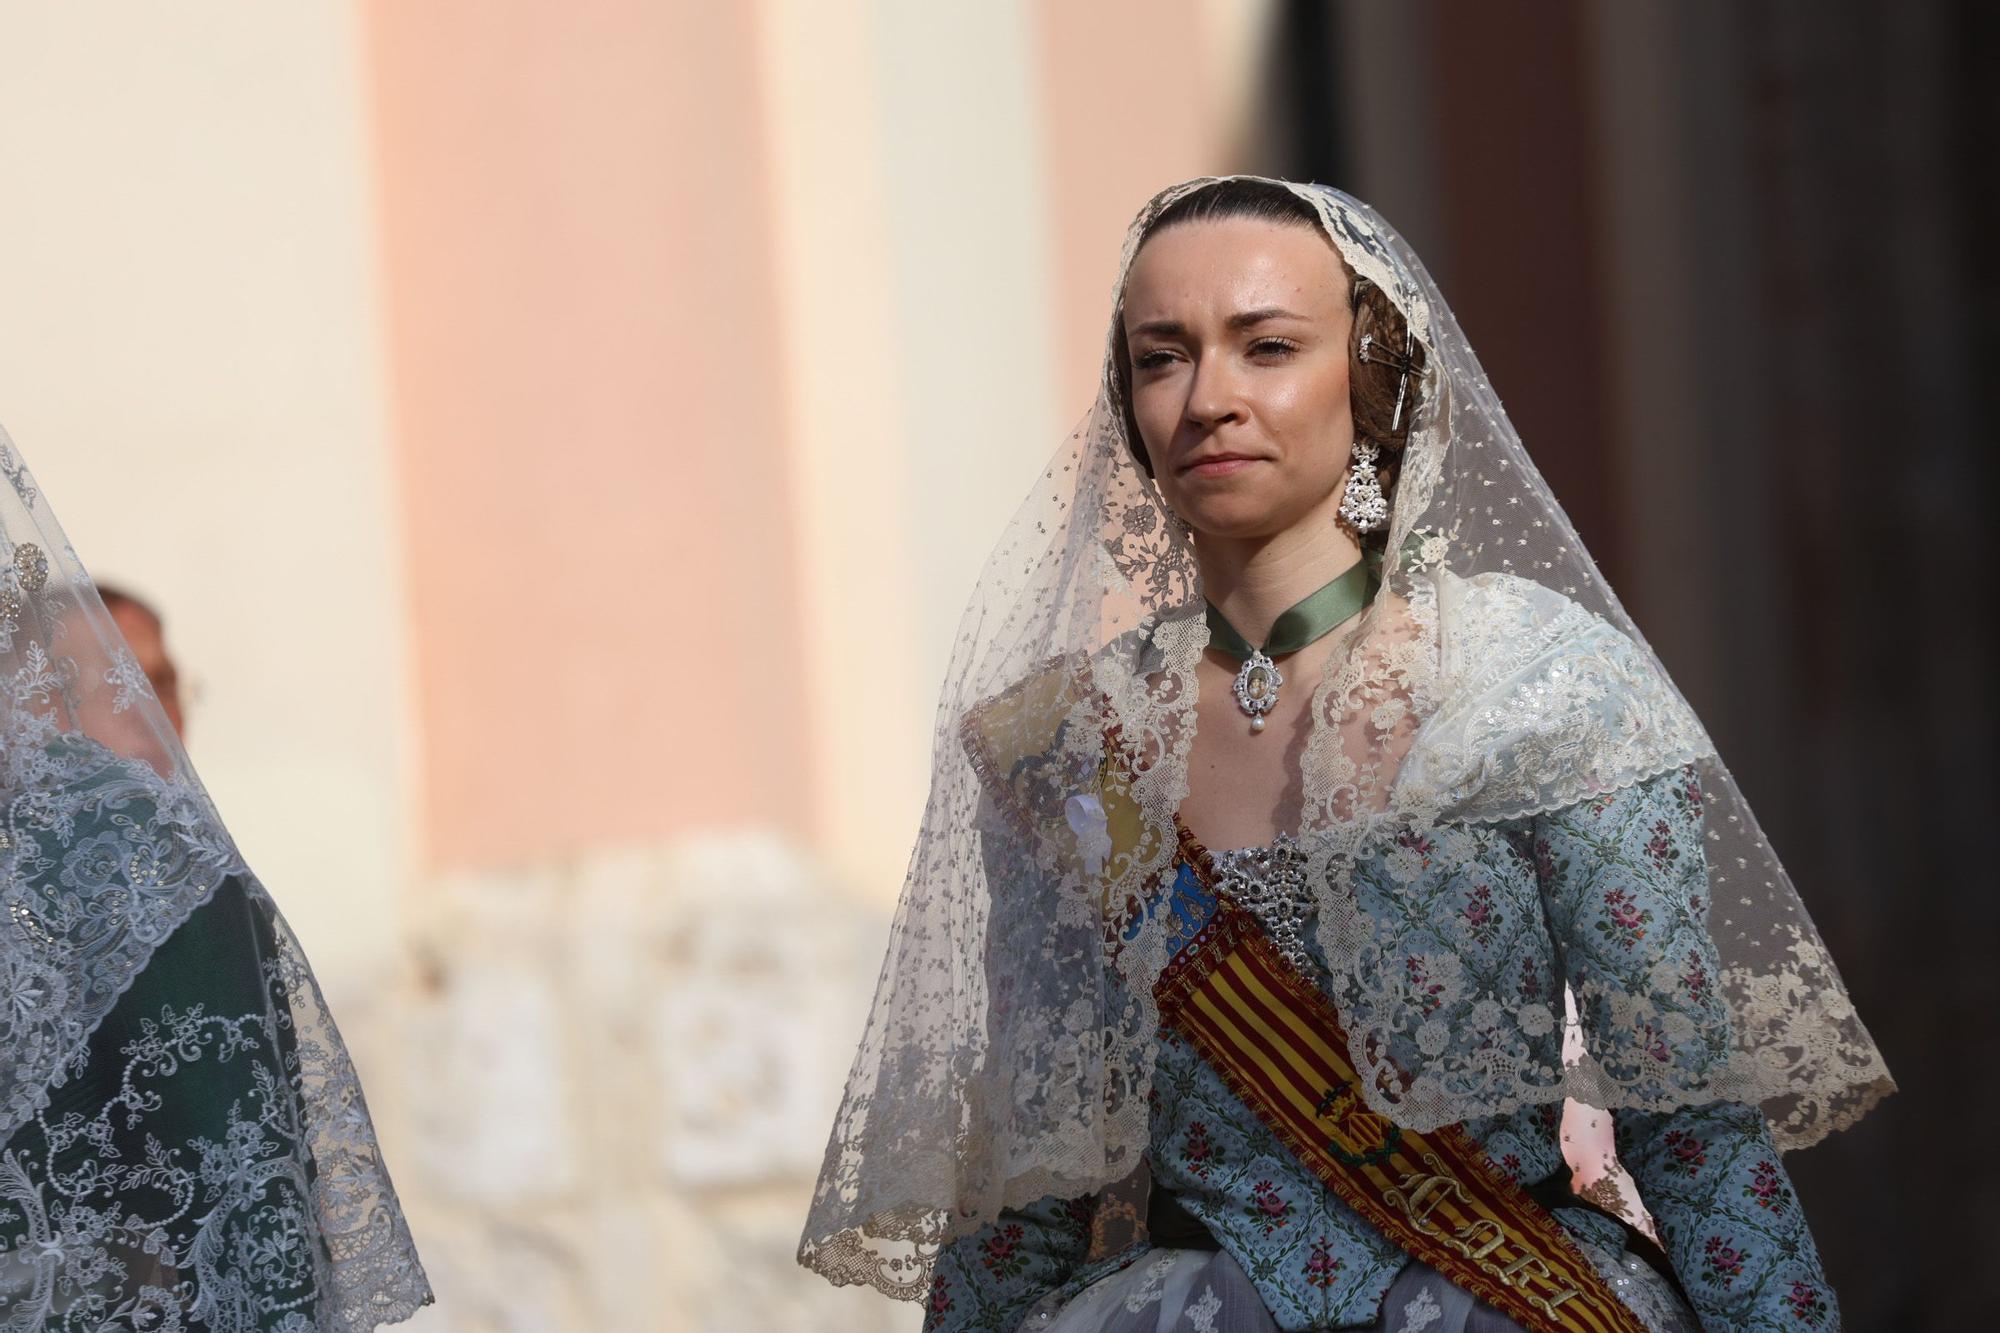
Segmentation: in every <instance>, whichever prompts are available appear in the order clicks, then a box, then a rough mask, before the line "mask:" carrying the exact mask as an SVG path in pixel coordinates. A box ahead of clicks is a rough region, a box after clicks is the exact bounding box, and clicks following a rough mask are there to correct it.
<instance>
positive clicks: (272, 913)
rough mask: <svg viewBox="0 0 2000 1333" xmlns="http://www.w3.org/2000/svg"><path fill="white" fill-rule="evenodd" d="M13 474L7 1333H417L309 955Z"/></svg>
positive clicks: (3, 561) (0, 828)
mask: <svg viewBox="0 0 2000 1333" xmlns="http://www.w3.org/2000/svg"><path fill="white" fill-rule="evenodd" d="M0 477H4V481H0V866H4V871H5V874H4V880H0V1330H5V1331H6V1333H28V1330H38V1331H39V1330H63V1331H65V1333H67V1331H70V1330H74V1331H75V1333H83V1330H90V1333H108V1331H110V1330H117V1331H118V1333H252V1330H257V1331H258V1333H265V1331H269V1333H360V1331H361V1330H365V1329H370V1328H374V1327H375V1326H376V1325H378V1324H381V1323H387V1322H391V1321H395V1320H400V1319H404V1318H407V1317H408V1316H409V1315H410V1314H411V1313H413V1312H414V1311H415V1310H416V1309H417V1308H418V1307H419V1306H420V1305H423V1304H426V1303H428V1302H429V1300H430V1287H429V1285H428V1283H427V1282H426V1281H425V1278H424V1272H423V1268H422V1266H421V1265H420V1264H419V1263H418V1261H417V1255H416V1251H415V1249H414V1247H413V1246H412V1244H411V1241H410V1235H409V1230H408V1228H407V1227H406V1226H405V1225H404V1221H403V1215H402V1211H401V1209H400V1208H399V1207H398V1205H397V1202H396V1195H395V1191H394V1190H393V1188H392V1187H391V1186H390V1183H389V1177H388V1173H387V1172H386V1171H385V1169H384V1168H383V1165H382V1158H381V1152H380V1150H379V1149H378V1147H377V1146H376V1142H375V1132H374V1128H373V1126H372V1125H371V1123H370V1121H369V1118H368V1109H367V1106H366V1105H365V1104H364V1102H363V1100H362V1095H361V1085H360V1083H359V1082H358V1081H357V1080H356V1078H355V1074H354V1069H353V1067H352V1065H351V1064H350V1063H349V1061H348V1057H347V1050H346V1048H345V1046H343V1045H342V1043H341V1040H340V1034H339V1033H338V1032H337V1031H336V1030H335V1028H334V1025H333V1020H332V1018H331V1017H330V1016H329V1015H328V1013H327V1010H326V1005H325V1003H324V1001H323V1000H322V998H321V996H320V992H319V987H318V985H317V984H316V983H315V982H314V980H313V975H312V972H311V969H310V968H309V967H308V966H307V965H306V960H305V955H304V954H303V953H301V952H300V950H299V946H298V942H297V940H296V939H294V938H293V936H292V934H291V932H290V931H289V930H288V929H287V928H286V926H285V922H284V919H283V918H282V917H281V916H280V915H279V914H278V910H277V908H276V906H275V905H274V904H273V903H272V901H271V898H270V895H269V894H268V893H266V892H265V890H264V887H263V885H262V884H260V883H259V882H258V880H257V878H256V876H255V875H253V874H252V873H251V871H250V869H249V868H248V867H247V866H246V865H245V864H244V862H243V859H242V857H241V856H240V855H239V854H238V852H237V850H236V847H235V844H234V843H233V842H232V841H231V839H230V836H229V833H228V831H227V830H226V829H225V828H224V827H223V825H222V820H221V818H220V817H219V816H218V815H217V814H216V812H215V808H214V806H213V805H212V804H211V803H210V802H209V799H208V795H207V793H206V792H205V791H204V790H203V789H202V786H201V783H200V781H199V780H198V779H197V778H196V777H195V774H194V770H193V769H192V768H191V767H190V766H189V764H188V761H187V756H186V754H185V753H184V752H183V751H182V749H181V746H180V742H179V740H178V738H177V737H176V735H175V732H174V729H173V726H172V725H171V724H170V723H169V721H168V719H167V715H166V713H165V712H164V711H163V710H162V708H161V706H160V703H159V701H158V699H157V698H155V696H154V692H153V690H152V688H151V686H150V684H149V683H148V681H147V678H146V674H145V672H144V671H143V670H142V669H141V668H140V665H139V662H138V660H137V659H136V658H135V657H134V656H133V654H132V652H131V650H130V648H129V647H128V646H127V645H126V643H125V641H124V640H123V639H122V638H121V637H120V636H119V633H118V630H117V627H116V626H115V625H114V624H113V623H112V620H111V618H110V616H109V615H107V613H106V611H105V608H104V604H103V602H102V600H101V599H100V598H99V597H98V595H97V592H96V589H95V588H94V587H93V586H92V584H91V581H90V576H89V575H88V574H86V573H85V572H84V570H83V566H82V565H81V564H80V563H79V562H78V560H77V558H76V553H75V552H74V551H73V550H72V549H71V548H70V546H69V543H68V541H67V540H66V539H65V538H64V537H63V534H62V529H61V528H60V527H59V526H58V525H57V523H56V518H55V515H54V513H53V512H51V510H50V508H49V504H48V500H47V498H46V497H45V496H44V495H43V494H42V492H41V491H40V489H39V488H38V487H37V486H36V485H35V483H34V481H33V479H32V478H31V477H30V475H29V473H28V471H27V469H26V467H25V466H24V465H23V463H22V461H21V459H20V456H19V455H18V454H17V453H16V452H15V451H14V448H13V445H12V442H11V441H9V440H8V439H7V437H6V435H5V433H4V432H0Z"/></svg>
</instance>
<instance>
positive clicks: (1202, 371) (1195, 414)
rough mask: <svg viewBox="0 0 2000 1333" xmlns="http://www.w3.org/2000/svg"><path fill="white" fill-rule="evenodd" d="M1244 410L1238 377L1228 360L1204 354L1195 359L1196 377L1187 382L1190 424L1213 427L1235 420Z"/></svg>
mask: <svg viewBox="0 0 2000 1333" xmlns="http://www.w3.org/2000/svg"><path fill="white" fill-rule="evenodd" d="M1242 410H1243V404H1242V399H1241V397H1240V396H1239V394H1238V392H1237V386H1236V381H1235V377H1234V376H1233V375H1231V374H1230V372H1229V367H1228V365H1227V364H1226V361H1225V359H1224V358H1222V357H1215V356H1204V357H1202V358H1201V359H1200V360H1199V361H1197V362H1195V367H1194V379H1193V382H1192V383H1190V384H1189V385H1188V399H1187V419H1188V424H1190V425H1193V426H1201V427H1214V426H1217V425H1220V424H1221V423H1223V422H1225V421H1233V420H1235V419H1236V418H1237V417H1239V416H1240V415H1241V414H1242Z"/></svg>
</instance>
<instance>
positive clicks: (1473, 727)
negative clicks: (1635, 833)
mask: <svg viewBox="0 0 2000 1333" xmlns="http://www.w3.org/2000/svg"><path fill="white" fill-rule="evenodd" d="M1432 587H1433V589H1434V594H1435V600H1434V603H1433V606H1432V607H1431V608H1430V611H1431V614H1432V615H1434V616H1435V617H1436V632H1437V653H1438V657H1437V675H1436V683H1435V698H1434V701H1433V706H1432V707H1431V708H1430V709H1429V710H1428V715H1427V717H1426V718H1425V721H1424V723H1423V726H1422V727H1421V728H1420V730H1419V731H1418V734H1417V736H1416V739H1415V740H1414V741H1413V743H1412V745H1411V748H1410V752H1409V754H1408V756H1406V758H1405V759H1404V762H1403V767H1402V772H1401V774H1400V775H1399V778H1398V788H1399V792H1400V793H1401V795H1402V796H1403V797H1404V798H1405V800H1406V801H1408V802H1411V803H1415V804H1422V805H1426V806H1433V807H1435V808H1436V809H1438V810H1439V811H1440V812H1441V813H1444V814H1447V815H1455V816H1457V817H1461V818H1473V819H1494V818H1506V817H1513V816H1518V815H1522V814H1528V813H1533V812H1535V811H1538V810H1546V809H1550V808H1553V807H1555V806H1558V805H1562V804H1566V803H1568V802H1569V801H1571V800H1574V799H1576V798H1577V797H1578V796H1580V795H1582V794H1584V793H1588V792H1593V791H1601V790H1604V789H1605V788H1607V787H1612V786H1620V785H1623V784H1624V783H1625V782H1628V781H1630V780H1631V777H1632V776H1633V775H1638V774H1644V773H1652V772H1657V771H1659V770H1661V769H1663V768H1667V767H1676V766H1678V765H1680V764H1682V763H1685V762H1687V761H1688V760H1690V759H1694V758H1698V757H1700V756H1702V755H1705V754H1708V753H1710V752H1711V746H1710V744H1709V740H1708V736H1707V733H1706V732H1705V731H1704V730H1703V728H1702V725H1701V722H1700V720H1699V719H1697V718H1696V717H1695V715H1694V712H1693V710H1692V709H1690V708H1689V707H1688V705H1687V703H1686V701H1685V700H1683V699H1682V698H1681V696H1680V693H1679V691H1678V690H1676V689H1675V688H1674V686H1673V684H1672V682H1671V681H1669V680H1668V679H1667V676H1666V673H1665V672H1664V671H1662V670H1660V669H1659V667H1658V666H1657V665H1656V664H1655V663H1654V661H1653V659H1652V655H1651V653H1650V652H1649V651H1648V650H1647V649H1646V648H1645V646H1644V645H1643V644H1641V643H1640V642H1639V641H1638V640H1637V639H1636V638H1634V637H1633V636H1632V635H1631V634H1628V633H1627V632H1625V631H1624V630H1623V629H1621V628H1620V627H1619V626H1617V625H1615V624H1613V623H1612V622H1611V621H1610V620H1609V619H1607V618H1606V617H1605V616H1603V615H1600V614H1598V613H1597V612H1595V611H1592V610H1590V609H1589V608H1588V607H1586V606H1585V605H1583V604H1582V603H1581V602H1579V601H1578V600H1576V599H1575V598H1574V597H1572V596H1569V595H1568V594H1566V593H1565V592H1563V591H1561V590H1559V589H1556V588H1552V587H1550V586H1548V585H1547V584H1543V583H1538V582H1536V581H1535V580H1533V579H1528V578H1523V577H1521V576H1520V575H1517V574H1511V573H1505V572H1497V571H1488V572H1483V573H1479V574H1474V575H1469V576H1465V577H1460V576H1458V575H1455V574H1453V573H1451V572H1450V571H1449V570H1440V571H1439V572H1438V574H1437V576H1436V579H1435V582H1434V583H1433V585H1432Z"/></svg>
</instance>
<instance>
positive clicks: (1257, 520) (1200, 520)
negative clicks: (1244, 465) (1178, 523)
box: [1181, 495, 1304, 541]
mask: <svg viewBox="0 0 2000 1333" xmlns="http://www.w3.org/2000/svg"><path fill="white" fill-rule="evenodd" d="M1181 517H1182V518H1184V519H1185V520H1187V525H1188V526H1189V527H1191V528H1193V529H1194V530H1195V531H1196V532H1198V533H1200V534H1202V535H1203V536H1208V537H1216V538H1220V539H1222V540H1225V541H1247V540H1254V539H1258V538H1265V537H1275V536H1277V535H1278V534H1279V533H1281V532H1283V531H1285V530H1286V529H1287V528H1289V527H1291V526H1292V525H1293V524H1295V523H1298V522H1300V521H1301V520H1302V519H1303V518H1304V515H1302V514H1301V513H1300V512H1299V510H1298V508H1297V506H1296V505H1291V504H1281V503H1278V502H1277V501H1276V500H1275V499H1272V498H1270V497H1260V496H1256V495H1226V496H1224V495H1217V496H1202V497H1199V498H1197V499H1194V500H1193V501H1192V502H1191V503H1188V504H1186V506H1185V507H1184V508H1183V509H1182V510H1181Z"/></svg>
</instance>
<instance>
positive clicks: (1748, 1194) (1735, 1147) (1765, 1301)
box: [1616, 1102, 1840, 1333]
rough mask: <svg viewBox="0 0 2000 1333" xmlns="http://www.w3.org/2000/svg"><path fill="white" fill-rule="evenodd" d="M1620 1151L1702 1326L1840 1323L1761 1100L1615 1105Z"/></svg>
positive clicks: (1789, 1326)
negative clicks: (1757, 1103) (1656, 1107)
mask: <svg viewBox="0 0 2000 1333" xmlns="http://www.w3.org/2000/svg"><path fill="white" fill-rule="evenodd" d="M1616 1120H1617V1128H1618V1156H1619V1158H1620V1159H1621V1160H1622V1161H1623V1162H1624V1163H1625V1168H1626V1170H1628V1171H1630V1172H1631V1173H1632V1178H1633V1179H1634V1180H1635V1181H1637V1182H1638V1185H1639V1194H1640V1197H1641V1198H1643V1199H1644V1200H1645V1201H1646V1206H1647V1208H1649V1209H1650V1210H1651V1211H1652V1214H1653V1221H1654V1223H1655V1224H1656V1225H1657V1226H1658V1228H1659V1232H1660V1240H1661V1242H1662V1243H1663V1244H1664V1245H1665V1246H1666V1250H1667V1255H1668V1257H1669V1258H1671V1259H1672V1260H1673V1263H1674V1271H1675V1272H1677V1273H1678V1274H1680V1278H1681V1285H1682V1287H1683V1288H1684V1289H1685V1290H1686V1292H1687V1296H1688V1300H1689V1301H1690V1302H1691V1303H1692V1304H1693V1305H1694V1308H1695V1311H1696V1313H1698V1314H1699V1315H1700V1316H1701V1321H1702V1326H1703V1327H1704V1328H1707V1329H1711V1330H1721V1329H1728V1330H1732V1333H1733V1331H1734V1330H1739V1329H1780V1328H1782V1329H1794V1330H1797V1329H1836V1328H1839V1327H1840V1307H1839V1306H1838V1304H1837V1303H1836V1302H1835V1301H1834V1296H1833V1289H1832V1288H1831V1287H1829V1286H1828V1285H1827V1281H1826V1274H1825V1272H1824V1271H1823V1270H1822V1269H1821V1267H1820V1261H1819V1251H1818V1249H1817V1248H1816V1247H1815V1246H1814V1245H1813V1239H1812V1233H1811V1232H1810V1231H1809V1230H1807V1228H1806V1218H1805V1213H1804V1211H1803V1210H1802V1209H1801V1208H1800V1207H1799V1201H1798V1195H1797V1193H1796V1192H1795V1191H1794V1190H1793V1189H1792V1182H1791V1178H1790V1177H1788V1176H1787V1175H1786V1174H1785V1168H1784V1167H1783V1165H1781V1164H1780V1162H1779V1159H1778V1149H1777V1147H1776V1145H1775V1144H1773V1143H1772V1142H1771V1131H1770V1127H1769V1126H1768V1125H1766V1124H1765V1123H1764V1117H1763V1114H1762V1113H1761V1112H1759V1111H1758V1110H1757V1109H1756V1108H1755V1107H1751V1106H1745V1105H1744V1104H1743V1103H1741V1102H1711V1103H1710V1104H1709V1105H1707V1106H1698V1107H1690V1108H1685V1109H1682V1110H1679V1111H1674V1112H1671V1113H1664V1114H1663V1113H1657V1112H1640V1111H1620V1112H1618V1113H1617V1117H1616Z"/></svg>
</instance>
